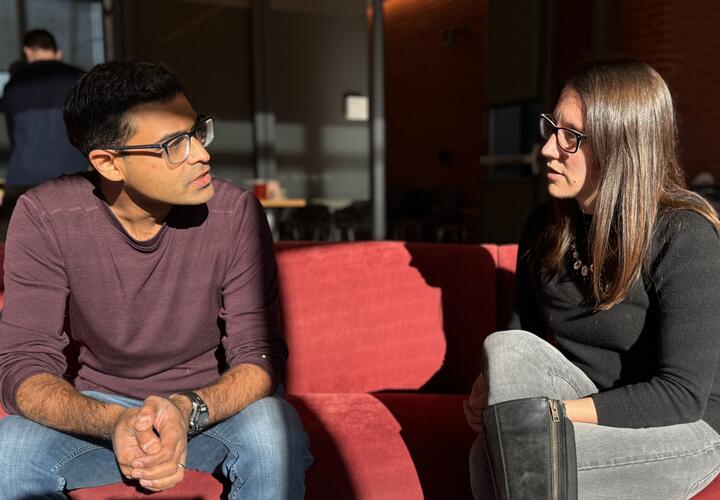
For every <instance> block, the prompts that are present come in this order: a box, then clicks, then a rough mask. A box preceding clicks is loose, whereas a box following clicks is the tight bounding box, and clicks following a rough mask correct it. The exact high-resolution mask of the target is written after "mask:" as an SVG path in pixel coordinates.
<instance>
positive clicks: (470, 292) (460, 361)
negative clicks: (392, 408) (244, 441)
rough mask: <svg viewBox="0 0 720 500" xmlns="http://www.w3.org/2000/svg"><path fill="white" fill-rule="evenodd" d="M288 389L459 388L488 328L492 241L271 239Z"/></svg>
mask: <svg viewBox="0 0 720 500" xmlns="http://www.w3.org/2000/svg"><path fill="white" fill-rule="evenodd" d="M276 255H277V261H278V266H279V272H280V296H281V313H282V318H283V328H284V331H285V337H286V339H287V342H288V346H289V349H290V358H289V361H288V371H287V377H286V384H287V389H288V392H291V393H302V392H372V391H382V390H426V391H431V392H448V393H466V392H467V391H468V390H469V389H470V386H471V385H472V382H473V380H474V379H475V377H476V375H477V373H478V372H479V369H480V359H481V356H480V355H481V349H482V342H483V340H484V339H485V337H486V336H487V335H488V334H490V333H492V332H493V331H494V330H495V327H496V271H495V261H496V258H497V246H495V245H483V246H479V245H478V246H475V245H445V244H413V243H402V242H357V243H336V244H328V243H305V244H282V243H281V244H278V245H276Z"/></svg>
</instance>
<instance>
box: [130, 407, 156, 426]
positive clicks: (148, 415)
mask: <svg viewBox="0 0 720 500" xmlns="http://www.w3.org/2000/svg"><path fill="white" fill-rule="evenodd" d="M156 417H157V415H156V413H155V410H154V409H153V408H151V407H150V406H147V405H145V406H143V407H142V408H140V410H139V411H138V413H137V416H136V417H135V430H136V431H146V430H149V429H152V427H153V425H155V419H156Z"/></svg>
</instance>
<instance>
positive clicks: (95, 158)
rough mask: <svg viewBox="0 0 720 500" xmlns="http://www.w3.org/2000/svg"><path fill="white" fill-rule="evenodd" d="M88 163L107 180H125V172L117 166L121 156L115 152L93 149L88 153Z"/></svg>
mask: <svg viewBox="0 0 720 500" xmlns="http://www.w3.org/2000/svg"><path fill="white" fill-rule="evenodd" d="M88 159H89V160H90V164H91V165H92V166H93V168H94V169H95V170H97V171H98V173H99V174H100V175H102V176H103V177H105V178H106V179H107V180H109V181H113V182H119V181H123V180H125V174H124V173H123V171H122V169H120V168H118V163H119V162H121V161H122V158H120V157H118V155H117V153H115V152H113V151H109V150H107V149H93V150H92V151H90V153H88Z"/></svg>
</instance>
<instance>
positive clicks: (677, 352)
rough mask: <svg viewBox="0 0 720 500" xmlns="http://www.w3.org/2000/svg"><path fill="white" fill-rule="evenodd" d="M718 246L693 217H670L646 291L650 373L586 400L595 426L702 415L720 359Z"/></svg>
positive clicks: (684, 419)
mask: <svg viewBox="0 0 720 500" xmlns="http://www.w3.org/2000/svg"><path fill="white" fill-rule="evenodd" d="M718 243H719V241H718V234H717V232H716V231H715V229H714V228H713V226H712V225H711V224H710V223H709V222H708V221H707V220H706V219H705V218H704V217H702V216H701V215H699V214H696V213H694V212H690V211H682V212H678V213H676V214H675V215H674V216H673V217H671V221H670V222H669V223H668V229H667V232H666V233H665V237H664V239H663V241H661V242H660V243H659V244H658V245H659V249H658V253H657V254H656V255H657V256H656V257H655V259H654V262H653V264H652V268H651V270H650V276H651V277H652V280H651V281H650V286H649V287H648V288H649V289H654V290H655V292H654V296H655V298H654V300H656V301H657V311H658V313H657V314H658V317H657V318H656V319H657V321H656V322H655V323H656V324H657V325H658V330H657V337H656V346H655V353H656V356H657V359H656V362H655V366H656V368H655V374H654V376H652V377H651V378H650V379H649V380H647V381H644V382H641V383H636V384H631V385H626V386H622V387H618V388H615V389H611V390H608V391H604V392H601V393H599V394H594V395H593V396H592V398H593V400H594V402H595V408H596V410H597V415H598V423H600V424H601V425H608V426H615V427H631V428H641V427H656V426H665V425H673V424H680V423H686V422H693V421H696V420H699V419H700V418H702V417H703V415H704V413H705V408H706V406H707V402H708V398H709V395H710V390H711V388H712V383H713V379H714V377H715V374H716V370H717V363H718V355H719V354H720V335H718V332H717V328H718V325H720V307H718V297H720V245H719V244H718ZM652 295H653V294H652V293H651V300H653V299H652Z"/></svg>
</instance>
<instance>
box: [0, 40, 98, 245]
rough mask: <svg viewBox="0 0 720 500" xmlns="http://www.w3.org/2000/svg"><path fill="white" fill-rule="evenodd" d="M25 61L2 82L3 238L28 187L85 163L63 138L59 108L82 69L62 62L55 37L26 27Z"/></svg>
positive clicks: (0, 229)
mask: <svg viewBox="0 0 720 500" xmlns="http://www.w3.org/2000/svg"><path fill="white" fill-rule="evenodd" d="M23 52H24V54H25V59H26V60H27V63H28V64H26V65H25V66H23V67H22V68H21V69H19V70H17V71H16V72H15V73H13V75H12V78H11V79H10V81H9V82H8V83H7V85H6V86H5V90H4V95H3V107H4V110H5V119H6V121H7V129H8V134H9V136H10V148H11V151H10V162H9V164H8V171H7V176H6V180H5V195H4V197H3V203H2V209H0V239H2V240H4V239H5V235H6V233H7V225H8V222H9V220H10V214H11V213H12V210H13V208H14V206H15V202H16V201H17V198H18V197H19V196H20V195H21V194H22V193H24V192H25V191H26V190H27V189H29V188H30V187H32V186H36V185H38V184H40V183H42V182H45V181H46V180H49V179H52V178H54V177H57V176H59V175H62V174H69V173H72V172H79V171H82V170H85V169H86V168H87V160H86V159H85V158H83V156H82V155H81V154H80V153H78V151H77V150H76V149H75V148H73V147H72V145H71V144H70V143H69V142H68V139H67V135H66V133H65V125H64V124H63V120H62V107H63V103H64V101H65V97H66V96H67V94H68V92H70V89H71V88H72V86H73V85H74V84H75V82H77V81H78V79H79V78H80V77H81V76H82V71H80V70H79V69H77V68H75V67H73V66H69V65H67V64H64V63H62V62H61V59H62V51H61V50H58V47H57V44H56V43H55V38H54V37H53V36H52V35H51V34H50V33H49V32H47V31H45V30H33V31H29V32H28V33H27V34H26V35H25V39H24V41H23Z"/></svg>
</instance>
